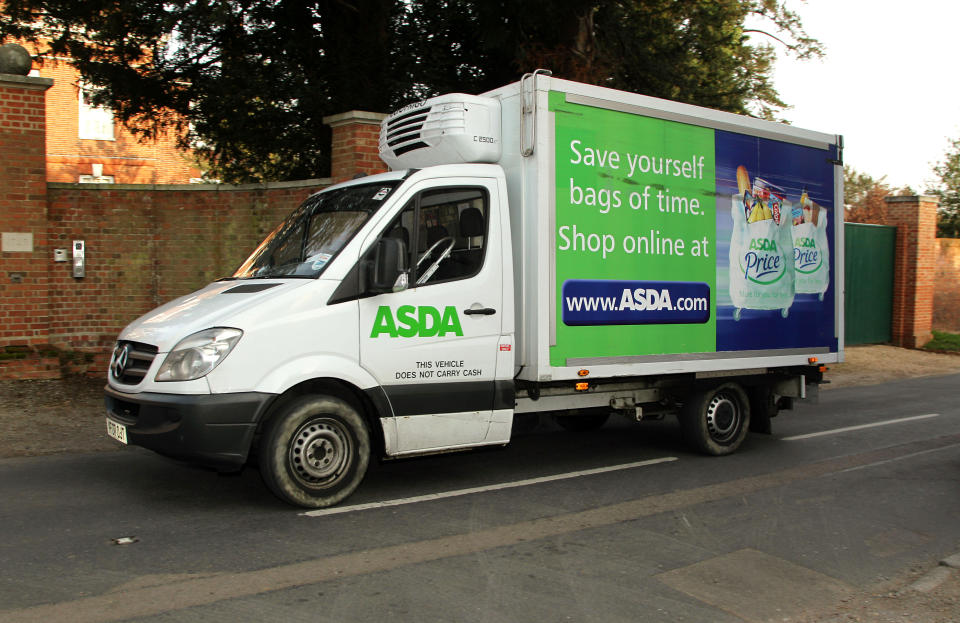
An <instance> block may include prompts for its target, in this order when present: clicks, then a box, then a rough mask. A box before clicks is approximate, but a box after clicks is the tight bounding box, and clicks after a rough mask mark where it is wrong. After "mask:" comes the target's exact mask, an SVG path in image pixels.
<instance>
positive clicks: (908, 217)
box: [884, 196, 938, 348]
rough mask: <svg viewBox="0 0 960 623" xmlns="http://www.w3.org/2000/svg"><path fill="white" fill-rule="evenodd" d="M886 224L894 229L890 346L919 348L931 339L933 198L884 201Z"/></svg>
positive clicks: (934, 254) (934, 256)
mask: <svg viewBox="0 0 960 623" xmlns="http://www.w3.org/2000/svg"><path fill="white" fill-rule="evenodd" d="M884 202H885V203H886V211H887V223H889V224H890V225H895V226H896V227H897V250H896V253H897V257H896V261H895V264H894V275H893V327H892V329H893V330H892V333H893V343H894V344H896V345H897V346H904V347H906V348H920V347H921V346H923V345H924V344H926V343H927V342H928V341H929V340H930V338H931V337H932V335H931V333H930V330H931V326H932V323H933V289H934V283H935V281H934V275H935V272H936V263H937V240H936V238H937V206H938V201H937V198H936V197H926V196H914V197H893V196H891V197H885V198H884Z"/></svg>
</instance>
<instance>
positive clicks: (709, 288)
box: [550, 92, 836, 366]
mask: <svg viewBox="0 0 960 623" xmlns="http://www.w3.org/2000/svg"><path fill="white" fill-rule="evenodd" d="M550 110H551V112H552V114H553V120H554V126H555V127H554V130H555V131H554V140H555V153H554V171H555V179H554V183H555V187H554V197H555V206H554V210H555V214H554V222H555V229H554V232H553V234H554V243H553V244H554V253H553V256H554V257H555V261H556V264H555V275H556V280H555V282H554V291H555V295H556V298H555V300H554V305H555V308H554V310H555V311H554V313H555V315H556V318H555V322H554V323H553V326H554V327H555V334H554V335H553V336H552V338H553V340H552V343H551V346H550V363H551V365H554V366H567V365H579V363H581V362H582V360H585V359H586V360H590V361H591V363H593V364H596V363H602V362H603V361H605V360H608V361H610V362H611V363H616V362H622V361H634V360H637V361H642V360H643V358H644V357H648V356H656V355H663V354H676V353H690V354H694V355H695V354H697V353H702V354H703V356H704V357H709V356H710V354H711V353H716V352H719V351H753V350H758V349H778V348H781V349H789V348H805V347H810V346H824V345H826V346H833V347H835V346H836V338H835V337H834V333H835V331H834V326H833V311H834V310H833V291H832V286H831V285H830V283H831V280H830V279H829V272H830V270H831V268H830V267H829V263H826V264H824V266H825V267H824V268H823V272H822V273H819V272H818V271H820V270H821V268H813V267H812V266H811V265H808V264H806V263H805V262H806V260H808V259H810V257H811V254H809V253H808V254H806V255H804V254H803V253H801V254H800V255H798V254H797V248H798V247H797V245H798V244H799V245H810V244H812V245H814V246H815V247H816V250H817V258H818V259H821V260H823V259H825V258H827V257H828V256H829V254H830V251H831V248H830V247H831V246H832V244H833V242H832V238H833V235H834V232H833V228H832V227H831V226H830V224H829V221H828V220H827V219H821V218H820V217H821V216H822V215H824V214H825V213H826V210H827V209H828V208H829V207H830V206H832V203H833V175H834V170H833V166H832V165H831V164H830V163H829V160H830V159H831V158H833V159H835V158H836V154H835V152H831V151H830V150H822V149H816V148H812V147H803V146H797V145H792V144H787V143H782V142H778V141H774V140H770V139H762V138H758V137H754V136H748V135H745V134H736V133H732V132H723V131H719V130H713V129H711V128H703V127H698V126H694V125H690V124H684V123H679V122H674V121H667V120H663V119H654V118H651V117H646V116H643V115H638V114H630V113H625V112H618V111H611V110H606V109H602V108H595V107H591V106H585V105H581V104H573V103H569V102H567V101H566V96H565V94H563V93H559V92H552V93H551V94H550ZM739 168H742V169H743V173H745V174H746V175H747V176H748V177H749V178H750V179H749V181H748V180H747V179H746V178H742V179H740V180H739V181H738V175H737V172H738V169H739ZM805 192H806V193H807V199H806V200H804V199H803V198H802V195H803V194H804V193H805ZM804 201H808V202H810V203H811V204H812V203H816V204H817V205H818V206H819V207H820V210H819V212H818V220H817V225H816V227H822V230H820V231H819V233H818V234H817V235H815V236H813V238H812V240H813V241H812V242H808V241H805V240H801V239H800V238H804V237H807V236H800V238H798V237H797V236H796V234H802V233H803V229H802V228H801V230H798V231H797V232H796V233H795V231H794V225H795V224H794V220H793V215H794V206H802V205H806V204H804ZM801 212H802V207H801ZM811 215H812V212H811ZM801 220H802V219H801ZM812 221H813V219H812V216H811V219H810V224H811V225H812ZM798 224H801V225H802V224H803V223H798ZM821 247H822V249H821ZM810 269H813V272H812V273H810V274H814V273H816V274H818V278H819V275H826V276H827V279H826V280H824V281H821V282H819V283H818V285H817V286H816V288H817V289H816V290H814V286H813V285H806V284H807V282H803V283H804V285H803V286H802V288H798V285H797V284H798V279H797V275H798V274H800V273H799V271H800V270H810ZM821 286H822V287H821Z"/></svg>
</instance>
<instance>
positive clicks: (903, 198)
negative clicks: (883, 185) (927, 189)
mask: <svg viewBox="0 0 960 623" xmlns="http://www.w3.org/2000/svg"><path fill="white" fill-rule="evenodd" d="M883 200H884V201H885V202H887V203H917V202H918V201H935V202H939V201H940V200H939V199H937V198H936V197H934V196H933V195H888V196H886V197H884V198H883Z"/></svg>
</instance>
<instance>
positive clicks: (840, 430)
mask: <svg viewBox="0 0 960 623" xmlns="http://www.w3.org/2000/svg"><path fill="white" fill-rule="evenodd" d="M939 416H940V414H939V413H927V414H925V415H914V416H912V417H902V418H897V419H896V420H884V421H883V422H872V423H870V424H860V425H859V426H844V427H843V428H834V429H833V430H823V431H820V432H819V433H807V434H806V435H794V436H792V437H783V438H782V441H797V440H800V439H811V438H813V437H823V436H825V435H837V434H839V433H846V432H848V431H852V430H861V429H864V428H874V427H876V426H888V425H890V424H901V423H903V422H913V421H914V420H926V419H929V418H933V417H939Z"/></svg>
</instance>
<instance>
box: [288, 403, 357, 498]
mask: <svg viewBox="0 0 960 623" xmlns="http://www.w3.org/2000/svg"><path fill="white" fill-rule="evenodd" d="M350 455H351V443H350V437H349V436H348V435H347V432H346V431H345V430H344V429H343V427H342V426H341V425H340V424H339V423H338V422H336V421H335V420H330V419H326V418H321V419H316V420H311V421H309V422H307V423H305V424H304V425H303V426H301V427H300V429H299V430H298V431H297V433H296V435H294V437H293V443H291V444H290V454H289V460H290V467H291V470H292V471H293V473H294V474H295V475H296V477H297V478H298V479H299V480H300V481H301V482H303V483H304V484H307V485H310V486H318V485H319V486H324V485H327V484H329V483H331V482H334V481H336V480H337V479H338V478H340V476H341V475H342V474H343V472H344V471H345V470H346V468H347V466H348V464H349V461H350Z"/></svg>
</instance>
